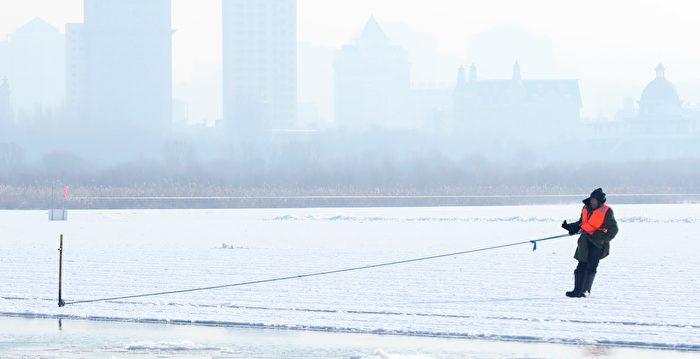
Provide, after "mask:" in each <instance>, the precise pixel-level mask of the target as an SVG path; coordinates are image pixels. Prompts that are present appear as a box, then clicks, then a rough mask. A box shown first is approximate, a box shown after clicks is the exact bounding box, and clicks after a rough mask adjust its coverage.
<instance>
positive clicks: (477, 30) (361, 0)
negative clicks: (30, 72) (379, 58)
mask: <svg viewBox="0 0 700 359" xmlns="http://www.w3.org/2000/svg"><path fill="white" fill-rule="evenodd" d="M220 3H221V1H220V0H173V27H174V28H175V29H176V30H177V32H176V34H175V37H174V40H173V41H174V48H173V51H174V54H173V61H174V78H175V83H176V84H177V83H182V82H187V81H189V79H190V76H191V71H192V68H193V66H194V65H196V64H219V63H220V62H221V33H220V27H221V16H220V7H221V4H220ZM298 6H299V15H298V16H299V21H298V27H299V41H300V42H306V43H310V44H313V45H314V46H321V47H328V48H329V49H335V48H338V47H340V46H341V45H342V44H345V43H348V42H350V41H352V39H353V38H354V37H355V36H356V34H357V33H358V32H359V31H360V30H361V28H362V26H363V25H364V23H365V22H366V20H367V18H368V17H369V16H370V15H372V14H373V15H374V16H375V17H377V19H378V20H379V21H380V22H382V23H403V24H405V25H407V26H408V27H410V28H411V29H412V31H413V32H416V33H424V34H427V35H428V36H430V37H432V39H433V40H434V42H435V53H436V55H437V56H439V57H441V58H444V59H448V60H447V61H439V62H438V63H446V64H452V63H455V62H456V63H471V62H477V65H478V66H479V74H480V76H481V77H482V78H508V77H509V76H510V71H511V68H510V67H505V66H503V64H506V63H511V62H513V61H514V60H516V59H511V58H507V57H516V58H517V59H518V60H519V61H520V62H521V63H522V64H523V76H524V77H525V78H533V77H541V78H578V79H580V80H581V84H582V85H581V86H582V91H583V93H584V94H583V95H584V108H583V115H584V116H595V115H596V114H597V113H599V112H601V111H603V112H608V114H609V112H610V110H611V108H615V107H619V106H621V103H619V104H618V102H619V100H620V98H621V97H623V96H625V95H628V96H632V97H637V96H638V94H639V92H640V91H641V89H642V87H643V86H644V84H646V83H647V82H648V81H650V80H651V79H652V78H653V72H652V71H653V67H654V66H655V64H656V63H657V62H659V61H663V62H664V64H666V66H667V68H668V69H669V71H668V77H669V78H670V79H671V80H672V81H674V83H676V84H677V85H678V86H679V87H681V91H680V92H681V96H682V97H684V99H686V100H688V101H689V102H691V103H697V102H698V101H700V98H698V97H697V96H698V95H699V94H697V93H687V94H684V93H683V86H684V84H691V85H697V84H700V71H699V70H698V64H700V46H697V39H696V34H698V33H700V22H697V21H696V20H697V14H698V12H699V11H700V3H697V2H696V1H692V0H675V1H661V0H649V1H643V0H634V1H627V0H625V1H614V2H610V1H604V0H593V1H587V2H570V1H545V0H532V1H518V0H508V1H506V0H500V1H483V2H479V3H476V2H466V1H462V0H432V1H418V0H354V1H347V0H300V1H299V5H298ZM35 16H39V17H42V18H44V19H45V20H47V21H48V22H49V23H51V24H53V25H54V26H56V27H58V28H60V29H61V30H63V25H64V24H65V23H66V22H80V21H81V19H82V1H81V0H0V38H4V37H5V36H6V35H7V34H9V33H12V32H13V31H14V30H15V29H16V28H17V27H19V26H21V25H22V24H24V23H26V22H27V21H29V20H31V19H32V18H33V17H35ZM507 24H516V25H519V26H520V27H521V28H522V29H525V30H526V31H529V33H530V35H528V36H531V37H532V38H537V39H539V40H538V41H539V42H536V43H535V45H537V44H542V39H544V40H545V41H549V42H550V43H551V49H550V51H549V52H547V51H543V52H540V51H533V52H532V53H522V52H524V51H526V50H525V49H512V50H510V51H501V50H499V51H494V52H493V53H484V52H483V51H481V52H479V53H473V52H474V51H470V48H472V49H473V46H471V45H472V40H474V39H475V38H477V39H478V38H479V37H480V36H481V37H483V36H484V34H485V33H486V34H489V33H490V32H491V33H493V29H494V28H495V27H499V26H502V25H507ZM203 40H204V41H203ZM409 40H410V39H409ZM508 45H509V44H508V43H507V41H506V42H505V43H504V44H502V45H500V46H501V47H503V46H505V47H508ZM525 48H526V49H527V48H528V47H525ZM532 48H533V49H534V50H537V49H538V46H533V47H532ZM533 62H537V63H533ZM543 64H547V66H543ZM549 64H551V66H549ZM550 67H551V68H550ZM452 73H455V74H456V69H435V72H434V73H432V74H431V73H428V74H421V76H420V78H421V79H422V78H423V77H429V76H431V75H432V76H433V77H435V81H437V82H444V81H454V79H453V78H452V77H453V75H452ZM301 81H302V82H303V79H302V80H301ZM300 86H303V83H301V84H300ZM688 87H692V86H688ZM606 91H607V92H609V93H611V94H614V95H613V96H607V95H606V93H607V92H606ZM301 92H302V93H303V92H304V91H303V90H302V91H301ZM300 95H301V94H300ZM300 100H304V99H300Z"/></svg>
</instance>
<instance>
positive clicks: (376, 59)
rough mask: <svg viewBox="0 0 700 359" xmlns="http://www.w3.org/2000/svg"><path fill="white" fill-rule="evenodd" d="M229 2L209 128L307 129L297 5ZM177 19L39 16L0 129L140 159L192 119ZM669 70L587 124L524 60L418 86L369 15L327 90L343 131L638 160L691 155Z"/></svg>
mask: <svg viewBox="0 0 700 359" xmlns="http://www.w3.org/2000/svg"><path fill="white" fill-rule="evenodd" d="M222 5H223V7H222V20H223V34H222V35H223V57H222V75H221V78H222V89H221V91H222V98H223V101H222V102H223V104H222V107H223V109H222V113H223V118H221V119H220V120H219V121H217V123H216V126H215V128H214V129H212V130H210V131H215V132H216V133H219V134H222V137H224V138H226V139H227V140H229V141H240V140H244V139H245V140H250V139H251V138H255V136H256V135H258V134H261V133H274V135H273V136H277V137H279V136H284V134H288V133H297V134H298V133H306V134H308V132H304V131H299V130H300V128H299V126H298V123H299V122H300V121H299V118H298V117H299V116H298V113H299V112H300V109H299V106H298V104H297V102H298V101H297V87H298V79H297V68H298V64H297V10H296V9H297V2H296V0H255V1H251V0H222ZM171 12H172V9H171V0H149V1H143V0H84V19H83V22H82V23H72V24H67V25H66V28H65V36H64V35H63V34H61V32H60V31H59V30H58V29H56V28H54V27H52V26H50V25H49V24H47V23H46V22H44V21H43V20H41V19H34V20H32V21H30V22H29V23H27V24H26V25H24V26H22V27H21V28H19V29H17V31H16V32H15V33H14V34H13V35H11V36H9V37H8V38H7V39H6V40H5V41H3V42H0V131H2V133H9V132H7V131H8V130H7V129H9V128H12V127H13V126H14V127H16V125H18V124H22V126H25V127H26V126H33V125H36V126H39V125H46V124H47V123H52V124H54V125H57V126H59V127H69V128H72V129H76V131H79V132H78V133H80V134H81V135H84V134H90V136H87V135H85V136H83V137H80V139H81V140H85V141H93V142H92V143H89V144H88V145H89V146H86V148H97V147H100V145H104V144H105V142H109V141H113V143H112V145H114V146H112V147H108V150H109V151H111V150H112V149H114V148H119V146H120V145H121V146H123V147H130V148H132V149H133V153H131V155H134V154H138V153H140V152H139V151H149V150H152V149H149V148H148V147H144V146H142V147H139V144H162V143H163V141H166V140H167V138H168V136H170V134H171V131H172V129H173V127H174V126H175V125H176V124H177V125H182V124H186V123H187V122H188V120H187V104H186V103H184V102H182V101H174V100H173V83H172V78H173V76H172V72H173V70H172V67H173V65H172V63H173V59H172V43H173V41H172V37H173V34H174V30H173V29H172V25H171V15H172V14H171ZM513 61H514V62H515V61H516V59H513ZM665 71H666V70H665V68H664V67H663V65H661V64H659V66H658V67H657V68H656V78H655V79H654V80H653V81H652V82H651V83H650V84H649V85H648V86H647V87H646V88H645V89H644V91H643V92H642V94H641V98H640V99H639V102H638V105H637V104H635V102H634V101H632V100H629V101H627V102H626V103H625V106H624V108H623V109H622V110H621V111H620V112H619V113H618V115H617V116H616V118H615V119H614V121H607V122H598V123H592V124H586V123H585V121H582V119H581V108H582V100H581V93H580V89H579V82H578V80H575V79H566V80H545V79H527V78H523V76H522V74H521V65H520V64H519V63H517V62H515V64H514V65H513V69H512V76H511V78H509V79H501V80H498V79H482V78H480V77H479V76H478V72H477V64H472V65H471V66H470V67H469V68H468V69H467V68H465V67H464V66H462V67H460V68H459V69H455V72H456V73H457V76H456V81H455V83H454V86H450V87H441V88H419V87H415V86H413V85H412V79H411V63H410V61H409V54H408V52H407V51H406V49H404V48H402V47H400V46H397V45H395V44H393V43H392V41H391V39H390V38H389V37H388V36H387V35H386V33H385V32H384V31H383V30H382V28H381V26H380V25H379V23H378V22H377V21H376V19H375V18H374V17H371V18H370V19H369V21H368V22H367V23H366V25H365V27H364V29H363V30H362V31H361V33H360V35H359V36H358V38H357V39H356V40H355V41H353V42H352V43H348V44H346V45H344V46H342V47H341V48H339V49H338V50H337V51H336V54H335V63H334V88H333V89H328V90H329V91H331V90H333V93H334V95H333V96H334V99H335V114H334V120H335V121H334V123H333V127H335V128H336V129H339V130H349V131H369V130H372V129H378V128H381V129H388V130H391V129H420V130H422V131H432V132H434V133H440V134H448V135H451V136H453V137H458V138H460V139H469V140H470V141H475V143H476V144H477V145H479V144H481V143H484V142H488V141H489V140H490V139H495V138H500V139H503V138H506V139H515V140H517V141H524V142H527V141H526V140H527V138H529V137H535V138H540V139H542V138H567V137H566V136H570V135H571V134H572V133H576V134H577V135H578V136H580V134H581V133H583V134H586V136H587V137H588V139H589V140H590V141H592V143H602V142H604V143H606V144H607V145H606V146H608V147H611V148H610V151H611V152H612V153H620V154H629V155H631V154H632V153H626V152H637V149H636V146H635V145H634V144H636V143H639V142H640V141H647V142H649V141H651V142H655V143H663V144H665V145H664V146H665V147H664V148H672V147H673V146H671V145H675V147H673V149H671V150H668V151H666V150H659V149H655V151H657V153H665V152H664V151H666V152H668V153H672V152H673V154H680V155H683V154H688V153H692V151H693V150H694V149H695V148H697V147H693V146H697V143H698V138H700V125H699V124H700V110H698V109H697V108H691V107H688V106H684V105H683V103H682V101H681V100H680V97H679V95H678V93H677V91H676V89H675V87H674V86H673V84H671V82H669V81H668V80H667V79H666V75H665ZM56 122H59V123H58V124H56ZM0 135H1V134H0ZM88 139H90V140H88ZM2 140H5V139H2ZM596 141H597V142H596ZM539 142H540V143H542V142H543V141H539ZM609 144H612V145H609ZM679 144H681V145H679ZM696 152H697V151H696Z"/></svg>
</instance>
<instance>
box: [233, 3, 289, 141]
mask: <svg viewBox="0 0 700 359" xmlns="http://www.w3.org/2000/svg"><path fill="white" fill-rule="evenodd" d="M296 14H297V9H296V0H255V1H251V0H223V103H224V109H223V110H224V113H223V114H224V126H225V127H227V128H228V129H230V130H232V131H234V133H237V134H239V135H244V136H245V135H246V134H248V133H251V132H256V131H267V130H274V129H286V128H291V127H293V126H294V124H295V122H296V112H297V20H296Z"/></svg>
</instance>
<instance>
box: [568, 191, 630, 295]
mask: <svg viewBox="0 0 700 359" xmlns="http://www.w3.org/2000/svg"><path fill="white" fill-rule="evenodd" d="M605 200H606V199H605V193H604V192H603V189H602V188H598V189H596V190H595V191H593V193H591V196H590V197H589V198H586V199H584V200H583V203H584V206H583V209H582V210H581V218H580V219H579V220H578V222H574V223H566V221H564V223H562V225H561V226H562V228H564V229H566V230H567V231H569V234H570V235H572V236H573V235H575V234H579V233H580V234H581V236H580V237H579V238H578V245H577V246H576V253H575V254H574V258H576V259H577V260H578V266H577V267H576V270H575V271H574V290H572V291H571V292H566V296H567V297H572V298H581V297H585V298H587V297H589V296H590V295H591V287H592V286H593V279H595V275H596V271H597V269H598V262H600V260H601V259H603V258H605V257H607V256H608V254H610V241H611V240H612V239H613V238H615V236H616V235H617V221H615V216H614V215H613V210H612V209H611V208H610V207H608V206H607V205H606V204H605Z"/></svg>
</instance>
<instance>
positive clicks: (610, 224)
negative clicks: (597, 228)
mask: <svg viewBox="0 0 700 359" xmlns="http://www.w3.org/2000/svg"><path fill="white" fill-rule="evenodd" d="M603 228H606V229H607V230H608V231H607V232H605V233H604V235H603V238H604V239H605V240H607V241H608V242H610V241H612V240H613V238H615V236H616V235H617V231H618V228H617V220H615V214H614V213H613V210H612V209H608V212H607V213H606V214H605V219H604V220H603Z"/></svg>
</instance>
